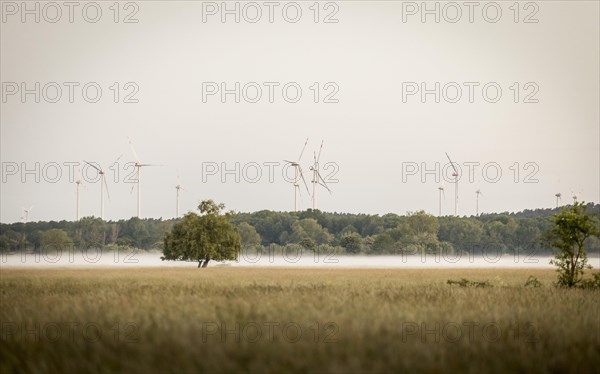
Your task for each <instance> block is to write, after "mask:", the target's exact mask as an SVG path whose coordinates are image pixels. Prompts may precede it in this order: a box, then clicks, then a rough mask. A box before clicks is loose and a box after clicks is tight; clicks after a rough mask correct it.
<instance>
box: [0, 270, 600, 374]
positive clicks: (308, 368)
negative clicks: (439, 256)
mask: <svg viewBox="0 0 600 374" xmlns="http://www.w3.org/2000/svg"><path fill="white" fill-rule="evenodd" d="M529 275H534V276H536V277H538V278H539V280H540V281H541V282H542V284H543V285H544V286H543V287H541V288H524V287H523V284H524V283H525V281H526V280H527V277H528V276H529ZM461 278H467V279H469V280H474V281H484V280H487V281H489V282H490V283H491V284H492V285H493V287H492V288H462V287H459V286H453V285H448V284H446V281H447V280H448V279H461ZM555 278H556V274H555V272H554V271H552V270H506V269H485V270H483V269H448V270H441V269H436V270H423V269H415V270H356V269H339V270H337V269H256V268H246V269H244V268H208V269H203V270H198V269H195V268H193V269H168V268H167V269H164V268H157V269H127V270H122V269H102V270H77V269H63V270H13V269H2V272H1V273H0V284H1V292H2V295H1V302H2V307H1V309H0V321H1V323H2V337H1V338H2V341H1V344H2V345H1V349H0V369H1V371H2V372H3V373H4V372H14V371H23V372H71V371H86V372H89V371H93V372H99V371H102V372H105V371H122V372H165V371H172V372H182V371H183V372H198V371H210V372H214V371H218V372H234V371H235V372H239V371H249V372H288V371H293V372H358V371H360V372H382V371H386V372H389V371H395V372H398V371H415V370H418V371H427V372H441V371H443V372H454V371H457V370H459V371H461V372H481V371H485V372H507V371H512V372H515V371H521V372H523V371H533V372H558V371H560V372H593V371H597V368H598V367H600V292H599V291H592V290H561V289H555V288H554V287H552V285H551V283H552V281H554V280H555ZM117 326H118V328H117ZM25 330H29V333H26V331H25ZM225 330H228V331H229V332H228V333H224V332H225ZM259 331H260V333H261V335H260V336H259V335H258V332H259ZM297 332H301V336H300V337H298V334H297ZM36 334H37V335H36ZM59 334H60V336H59ZM459 334H460V336H459ZM99 335H101V336H99ZM296 340H297V341H296Z"/></svg>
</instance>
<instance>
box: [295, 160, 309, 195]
mask: <svg viewBox="0 0 600 374" xmlns="http://www.w3.org/2000/svg"><path fill="white" fill-rule="evenodd" d="M298 170H299V171H300V178H302V182H303V183H304V187H306V192H307V193H308V196H310V191H309V189H308V184H306V179H304V174H303V173H302V168H301V167H300V166H298Z"/></svg>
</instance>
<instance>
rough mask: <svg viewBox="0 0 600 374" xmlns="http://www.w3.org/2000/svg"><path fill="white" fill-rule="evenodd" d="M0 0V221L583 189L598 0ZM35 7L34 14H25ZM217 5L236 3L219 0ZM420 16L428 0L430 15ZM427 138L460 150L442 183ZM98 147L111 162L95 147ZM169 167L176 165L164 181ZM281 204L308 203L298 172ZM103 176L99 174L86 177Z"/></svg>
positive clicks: (592, 140)
mask: <svg viewBox="0 0 600 374" xmlns="http://www.w3.org/2000/svg"><path fill="white" fill-rule="evenodd" d="M22 4H24V3H21V2H10V1H8V2H7V1H3V2H2V20H1V21H2V22H1V24H0V52H1V53H0V55H1V56H0V63H1V66H0V74H1V81H2V98H1V99H2V100H1V111H0V121H1V123H0V145H1V149H0V157H1V162H2V183H1V197H0V203H1V209H0V222H3V223H9V222H19V221H22V217H23V216H24V213H23V209H28V208H30V207H33V208H32V209H31V211H30V213H29V220H30V221H38V220H63V219H65V220H75V219H76V217H77V209H76V207H77V184H76V183H75V182H76V181H77V180H82V181H83V184H82V185H80V187H81V188H80V190H79V207H80V213H79V214H80V217H83V216H91V215H94V216H99V215H100V210H101V209H100V194H101V188H100V184H101V183H100V178H99V176H98V174H97V172H96V171H95V169H93V168H91V167H89V166H86V164H85V163H84V160H85V161H87V162H90V163H92V164H94V165H96V166H97V167H100V168H102V169H103V170H104V171H105V176H106V182H107V183H106V185H107V186H108V192H109V195H110V196H108V195H105V197H104V218H105V219H110V220H118V219H128V218H130V217H132V216H135V215H136V214H137V205H136V204H137V194H136V191H137V190H136V187H137V185H136V180H137V179H136V174H135V167H134V166H133V163H134V162H135V161H136V156H135V155H134V152H133V151H132V149H131V146H130V141H131V143H132V144H133V147H134V149H135V153H136V154H137V157H138V160H139V162H140V163H143V164H153V165H157V166H148V167H142V168H141V175H140V191H141V195H140V198H141V217H143V218H161V217H162V218H164V219H166V218H172V217H174V216H175V215H176V188H175V186H176V185H178V183H179V184H180V185H181V186H182V187H183V190H180V197H179V205H180V208H179V213H180V215H181V214H183V213H185V212H187V211H191V210H194V209H196V207H197V205H198V203H199V202H200V201H201V200H204V199H209V198H210V199H213V200H215V201H217V202H221V203H224V204H225V205H226V207H227V208H228V209H232V210H235V211H242V212H252V211H258V210H263V209H269V210H276V211H292V210H294V196H295V187H294V185H293V181H294V168H293V167H290V166H289V165H286V162H285V161H284V160H291V161H298V158H299V156H300V153H301V151H302V149H303V145H304V143H305V141H306V139H307V138H308V143H307V146H306V149H305V151H304V153H303V154H302V158H301V159H300V161H299V164H300V166H301V168H302V171H303V175H304V177H305V179H306V182H307V187H308V190H310V192H312V185H311V180H312V178H313V173H312V171H311V169H310V168H311V166H313V163H314V158H315V154H316V153H318V151H319V148H320V145H321V142H323V148H322V151H321V155H320V159H319V170H320V174H321V176H322V177H323V179H324V180H325V183H326V185H327V186H328V187H329V189H330V190H331V192H328V191H327V190H326V189H325V188H323V187H322V186H317V195H316V207H317V208H318V209H320V210H323V211H328V212H348V213H369V214H385V213H396V214H406V213H407V212H412V211H418V210H424V211H426V212H428V213H431V214H434V215H438V214H439V213H440V211H439V203H440V199H439V198H440V196H439V192H440V190H439V187H443V188H444V190H443V192H444V194H443V195H442V200H441V214H442V215H451V214H454V213H455V196H456V195H455V187H456V185H457V186H458V200H457V201H458V204H457V212H456V213H457V214H458V215H473V214H475V213H476V211H477V206H476V205H477V194H476V191H477V190H479V191H481V194H480V195H479V212H480V213H481V212H483V213H489V212H504V211H511V212H516V211H521V210H524V209H536V208H551V207H555V206H556V197H555V194H557V193H559V192H560V193H561V194H562V199H561V202H560V203H561V204H565V203H570V202H572V201H573V200H572V196H573V195H576V196H578V199H579V200H580V201H581V200H583V201H588V202H596V203H598V202H600V109H599V105H600V104H599V103H600V95H599V93H600V75H599V74H600V73H599V71H600V57H599V56H600V53H599V48H600V47H599V46H600V40H599V39H600V36H599V35H600V30H599V25H600V20H599V14H600V5H599V3H598V2H596V1H538V2H521V3H519V6H518V7H515V6H514V2H512V1H509V2H503V1H501V2H475V3H474V4H475V5H474V6H473V7H467V6H465V5H464V3H463V2H457V3H447V2H434V1H432V2H427V9H423V6H422V2H401V1H376V2H369V1H337V2H325V1H324V2H318V3H315V2H313V1H297V2H273V3H268V4H271V5H265V3H264V2H237V1H228V2H227V3H226V5H225V6H226V7H227V9H223V4H224V3H222V2H220V1H219V2H199V1H198V2H196V1H176V2H166V1H138V2H121V3H119V6H118V7H115V6H114V4H113V2H96V3H93V2H75V3H74V4H75V5H73V7H72V8H69V7H67V6H65V5H63V3H62V2H58V3H48V2H35V1H31V2H27V5H26V6H27V7H28V8H27V9H23V5H22ZM36 17H37V18H38V19H36ZM236 17H237V19H236ZM436 17H437V19H436ZM446 153H447V154H448V155H449V157H450V158H451V159H452V161H453V162H454V164H453V165H454V166H455V167H458V168H459V169H460V171H459V176H460V178H459V181H458V183H454V177H453V176H452V173H453V170H452V168H451V164H450V163H449V161H448V158H447V156H446ZM115 161H116V162H115ZM178 181H179V182H178ZM298 184H299V190H300V195H299V200H298V209H300V210H304V209H307V208H311V207H312V201H311V197H310V196H309V194H308V192H307V188H306V187H305V186H304V183H303V182H302V181H301V180H300V181H299V183H298ZM105 194H106V191H105Z"/></svg>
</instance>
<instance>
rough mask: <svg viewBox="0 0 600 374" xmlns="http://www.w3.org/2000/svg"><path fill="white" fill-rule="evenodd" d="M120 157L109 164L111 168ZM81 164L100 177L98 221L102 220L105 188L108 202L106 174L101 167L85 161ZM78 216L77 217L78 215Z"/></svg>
mask: <svg viewBox="0 0 600 374" xmlns="http://www.w3.org/2000/svg"><path fill="white" fill-rule="evenodd" d="M121 156H123V155H121ZM121 156H119V157H117V159H116V160H115V161H114V162H113V163H112V164H111V166H112V165H114V164H115V163H116V162H117V161H119V159H120V158H121ZM83 162H85V163H86V164H88V165H89V166H91V167H93V168H94V169H96V171H97V172H98V175H100V219H102V220H104V189H105V188H106V197H108V199H109V200H110V193H109V192H108V184H107V183H106V173H104V170H102V167H101V166H100V165H98V166H96V165H94V164H92V163H89V162H87V161H86V160H83ZM78 216H79V214H78Z"/></svg>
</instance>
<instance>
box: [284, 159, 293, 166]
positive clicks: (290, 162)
mask: <svg viewBox="0 0 600 374" xmlns="http://www.w3.org/2000/svg"><path fill="white" fill-rule="evenodd" d="M283 161H285V162H287V163H288V164H292V165H294V164H295V162H294V161H290V160H283Z"/></svg>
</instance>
